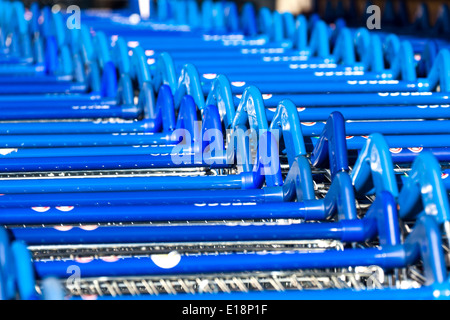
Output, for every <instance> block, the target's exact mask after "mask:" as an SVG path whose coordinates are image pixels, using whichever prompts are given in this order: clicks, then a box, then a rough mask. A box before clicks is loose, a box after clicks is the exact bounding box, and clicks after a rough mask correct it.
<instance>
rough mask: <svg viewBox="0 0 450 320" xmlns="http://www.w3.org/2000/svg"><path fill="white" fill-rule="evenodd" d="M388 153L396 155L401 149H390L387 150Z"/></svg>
mask: <svg viewBox="0 0 450 320" xmlns="http://www.w3.org/2000/svg"><path fill="white" fill-rule="evenodd" d="M389 151H390V152H392V153H396V154H397V153H400V152H402V151H403V149H402V148H391V149H389Z"/></svg>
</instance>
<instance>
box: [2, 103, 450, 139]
mask: <svg viewBox="0 0 450 320" xmlns="http://www.w3.org/2000/svg"><path fill="white" fill-rule="evenodd" d="M362 110H364V109H362ZM407 117H408V116H406V115H405V118H407ZM324 128H325V124H324V123H323V122H317V123H308V124H307V125H306V124H303V125H302V133H303V136H305V137H312V136H320V134H321V133H322V131H323V129H324ZM449 128H450V121H448V120H443V121H438V120H428V121H361V122H347V123H346V124H345V132H346V134H347V135H349V136H364V135H370V134H372V133H373V132H378V133H381V134H384V135H401V134H416V135H427V134H445V133H449V132H450V129H449ZM0 132H1V128H0Z"/></svg>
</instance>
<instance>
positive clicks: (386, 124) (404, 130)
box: [0, 119, 450, 137]
mask: <svg viewBox="0 0 450 320" xmlns="http://www.w3.org/2000/svg"><path fill="white" fill-rule="evenodd" d="M302 120H303V119H302ZM153 124H154V123H153V121H152V120H142V121H136V120H129V121H109V120H105V121H95V122H47V123H45V124H43V123H42V122H35V123H30V122H27V123H3V124H2V125H1V126H0V135H28V134H79V133H86V134H89V133H122V132H124V133H126V132H128V133H135V132H136V133H137V132H153V130H152V128H153ZM449 126H450V124H449V121H447V120H444V121H437V120H436V121H433V120H429V121H376V122H374V121H370V122H368V121H361V122H348V123H346V133H347V134H348V135H355V136H357V135H370V134H371V133H373V132H380V133H382V134H388V135H397V134H410V133H415V134H440V133H448V132H449V130H448V127H449ZM324 127H325V124H324V123H322V122H317V123H308V125H305V124H304V125H302V132H303V135H304V136H306V137H310V136H319V135H320V134H321V133H322V130H323V128H324Z"/></svg>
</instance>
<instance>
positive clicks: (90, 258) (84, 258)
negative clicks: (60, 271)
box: [75, 257, 94, 263]
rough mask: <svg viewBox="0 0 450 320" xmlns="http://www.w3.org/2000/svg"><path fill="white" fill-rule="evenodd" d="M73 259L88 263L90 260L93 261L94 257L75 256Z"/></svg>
mask: <svg viewBox="0 0 450 320" xmlns="http://www.w3.org/2000/svg"><path fill="white" fill-rule="evenodd" d="M75 261H76V262H78V263H90V262H92V261H94V258H92V257H81V258H76V259H75Z"/></svg>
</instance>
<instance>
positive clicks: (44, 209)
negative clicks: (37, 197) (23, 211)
mask: <svg viewBox="0 0 450 320" xmlns="http://www.w3.org/2000/svg"><path fill="white" fill-rule="evenodd" d="M31 209H32V210H33V211H36V212H41V213H43V212H47V211H49V210H50V209H51V208H50V207H33V208H31Z"/></svg>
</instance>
